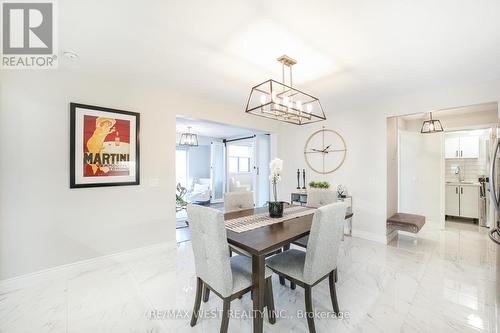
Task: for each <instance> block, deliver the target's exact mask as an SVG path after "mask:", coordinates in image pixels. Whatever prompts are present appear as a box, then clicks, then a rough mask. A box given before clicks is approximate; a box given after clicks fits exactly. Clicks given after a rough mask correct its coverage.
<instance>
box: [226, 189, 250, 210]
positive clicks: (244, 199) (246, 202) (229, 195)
mask: <svg viewBox="0 0 500 333" xmlns="http://www.w3.org/2000/svg"><path fill="white" fill-rule="evenodd" d="M252 208H254V201H253V192H251V191H245V192H226V193H224V211H225V212H226V213H229V212H235V211H238V210H244V209H252Z"/></svg>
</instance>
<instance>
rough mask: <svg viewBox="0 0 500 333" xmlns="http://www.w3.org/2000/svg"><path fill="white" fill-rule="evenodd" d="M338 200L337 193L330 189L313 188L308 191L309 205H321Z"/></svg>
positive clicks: (307, 204)
mask: <svg viewBox="0 0 500 333" xmlns="http://www.w3.org/2000/svg"><path fill="white" fill-rule="evenodd" d="M334 202H337V193H336V192H335V191H332V190H328V189H317V188H312V189H309V190H308V191H307V203H306V206H308V207H321V206H324V205H328V204H331V203H334Z"/></svg>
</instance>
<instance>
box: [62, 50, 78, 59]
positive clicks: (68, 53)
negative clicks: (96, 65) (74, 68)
mask: <svg viewBox="0 0 500 333" xmlns="http://www.w3.org/2000/svg"><path fill="white" fill-rule="evenodd" d="M63 55H64V56H65V57H66V59H68V60H70V61H76V60H78V59H79V58H80V56H79V55H78V54H77V53H75V52H71V51H65V52H63Z"/></svg>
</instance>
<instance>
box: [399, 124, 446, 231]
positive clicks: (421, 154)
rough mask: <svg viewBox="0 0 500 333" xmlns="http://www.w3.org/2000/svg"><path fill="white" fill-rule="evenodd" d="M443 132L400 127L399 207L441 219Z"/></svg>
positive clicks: (405, 210)
mask: <svg viewBox="0 0 500 333" xmlns="http://www.w3.org/2000/svg"><path fill="white" fill-rule="evenodd" d="M442 140H443V135H442V134H440V133H436V134H428V135H423V134H421V133H420V131H404V130H403V131H400V133H399V143H400V147H399V154H400V178H399V211H400V212H404V213H409V214H419V215H424V216H425V217H426V221H427V222H431V223H436V224H439V223H440V222H441V202H442V201H443V197H442V196H443V195H444V194H443V193H442V191H441V189H442V186H443V179H442V171H443V163H444V160H443V155H442V154H443V152H442Z"/></svg>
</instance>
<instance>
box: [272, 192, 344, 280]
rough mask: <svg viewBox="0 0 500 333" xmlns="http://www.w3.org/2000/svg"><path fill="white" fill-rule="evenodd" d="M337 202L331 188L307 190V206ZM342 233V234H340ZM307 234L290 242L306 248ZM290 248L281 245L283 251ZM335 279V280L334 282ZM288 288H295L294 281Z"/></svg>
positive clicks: (281, 278)
mask: <svg viewBox="0 0 500 333" xmlns="http://www.w3.org/2000/svg"><path fill="white" fill-rule="evenodd" d="M334 202H337V195H336V193H335V192H334V191H332V190H327V189H326V190H325V189H315V188H312V189H309V190H308V191H307V202H306V206H307V207H321V206H324V205H328V204H331V203H334ZM342 235H343V234H342ZM308 241H309V236H304V237H302V238H299V239H297V240H295V241H293V242H292V244H294V245H297V246H300V247H303V248H307V242H308ZM288 249H290V244H287V245H285V246H283V251H286V250H288ZM336 281H337V280H335V282H336ZM280 284H281V285H285V279H284V278H283V277H280ZM290 288H292V289H295V283H293V282H290Z"/></svg>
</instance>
